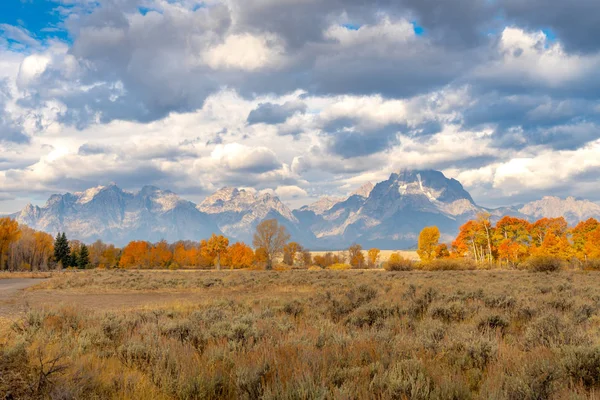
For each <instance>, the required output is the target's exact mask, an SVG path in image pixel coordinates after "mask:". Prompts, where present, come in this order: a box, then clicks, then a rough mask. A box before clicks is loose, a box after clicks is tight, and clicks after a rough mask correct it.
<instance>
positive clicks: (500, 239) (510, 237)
mask: <svg viewBox="0 0 600 400" xmlns="http://www.w3.org/2000/svg"><path fill="white" fill-rule="evenodd" d="M530 230H531V224H530V223H529V222H528V221H526V220H524V219H521V218H515V217H510V216H505V217H503V218H501V219H500V220H499V221H498V222H497V223H496V227H495V229H494V234H493V236H492V242H493V245H494V247H495V249H496V251H497V256H498V259H499V261H500V262H501V263H502V262H505V263H507V264H511V265H514V264H515V263H517V262H519V261H522V260H524V259H525V258H526V257H527V256H528V255H529V253H530V250H531V235H530Z"/></svg>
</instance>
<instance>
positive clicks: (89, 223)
mask: <svg viewBox="0 0 600 400" xmlns="http://www.w3.org/2000/svg"><path fill="white" fill-rule="evenodd" d="M15 218H16V219H17V221H19V223H23V224H26V225H28V226H30V227H32V228H34V229H38V230H42V231H46V232H49V233H52V234H55V233H57V232H59V231H64V232H66V233H67V235H68V236H69V237H71V238H76V239H79V240H83V241H85V242H93V241H95V240H97V239H101V240H104V241H106V242H110V243H115V244H117V245H123V244H126V243H127V242H129V241H131V240H149V241H153V242H154V241H159V240H161V239H165V240H168V241H176V240H184V239H190V240H199V239H202V238H205V237H208V236H210V234H211V233H212V232H218V231H219V229H218V227H217V226H216V224H215V223H214V222H213V221H212V219H211V218H209V217H208V216H207V215H206V214H204V213H202V212H200V211H199V210H197V209H196V205H195V204H194V203H191V202H189V201H185V200H183V199H181V198H180V197H178V196H177V195H175V194H174V193H172V192H169V191H163V190H160V189H158V188H156V187H152V186H146V187H144V188H142V190H140V191H139V192H137V193H130V192H125V191H123V190H121V189H120V188H118V187H117V186H115V185H110V186H100V187H96V188H92V189H88V190H86V191H84V192H79V193H66V194H64V195H59V194H55V195H53V196H51V197H50V198H49V199H48V201H47V203H46V204H45V205H44V206H43V207H37V206H33V205H31V204H28V205H27V206H26V207H25V208H24V209H23V210H22V211H21V212H20V213H18V214H16V215H15Z"/></svg>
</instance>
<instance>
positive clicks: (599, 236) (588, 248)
mask: <svg viewBox="0 0 600 400" xmlns="http://www.w3.org/2000/svg"><path fill="white" fill-rule="evenodd" d="M583 251H584V253H585V255H586V261H587V260H589V259H600V227H599V228H597V229H594V230H592V231H590V232H588V234H587V236H586V241H585V245H584V249H583Z"/></svg>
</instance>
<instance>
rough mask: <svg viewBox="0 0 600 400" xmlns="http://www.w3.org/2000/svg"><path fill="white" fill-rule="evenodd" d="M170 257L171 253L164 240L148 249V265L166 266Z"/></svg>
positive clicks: (171, 256)
mask: <svg viewBox="0 0 600 400" xmlns="http://www.w3.org/2000/svg"><path fill="white" fill-rule="evenodd" d="M172 259H173V253H171V250H170V249H169V245H168V244H167V242H166V241H165V240H161V241H160V242H158V243H156V244H155V245H154V246H152V248H151V249H150V267H161V268H165V267H168V266H169V264H170V263H171V260H172Z"/></svg>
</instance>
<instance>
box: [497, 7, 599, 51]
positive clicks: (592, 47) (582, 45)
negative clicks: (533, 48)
mask: <svg viewBox="0 0 600 400" xmlns="http://www.w3.org/2000/svg"><path fill="white" fill-rule="evenodd" d="M498 6H499V8H500V9H501V10H502V12H503V13H504V14H505V15H506V18H507V20H508V22H514V23H516V24H518V25H519V26H524V27H526V28H529V29H536V30H539V29H551V30H552V31H553V32H554V34H555V35H556V37H557V39H558V40H560V41H561V42H562V43H564V44H565V46H566V48H567V49H568V50H571V51H575V52H586V53H587V52H597V51H598V50H600V41H598V37H600V24H599V23H598V16H599V15H600V2H599V1H597V0H570V1H568V2H565V1H562V0H527V1H523V0H499V1H498Z"/></svg>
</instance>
